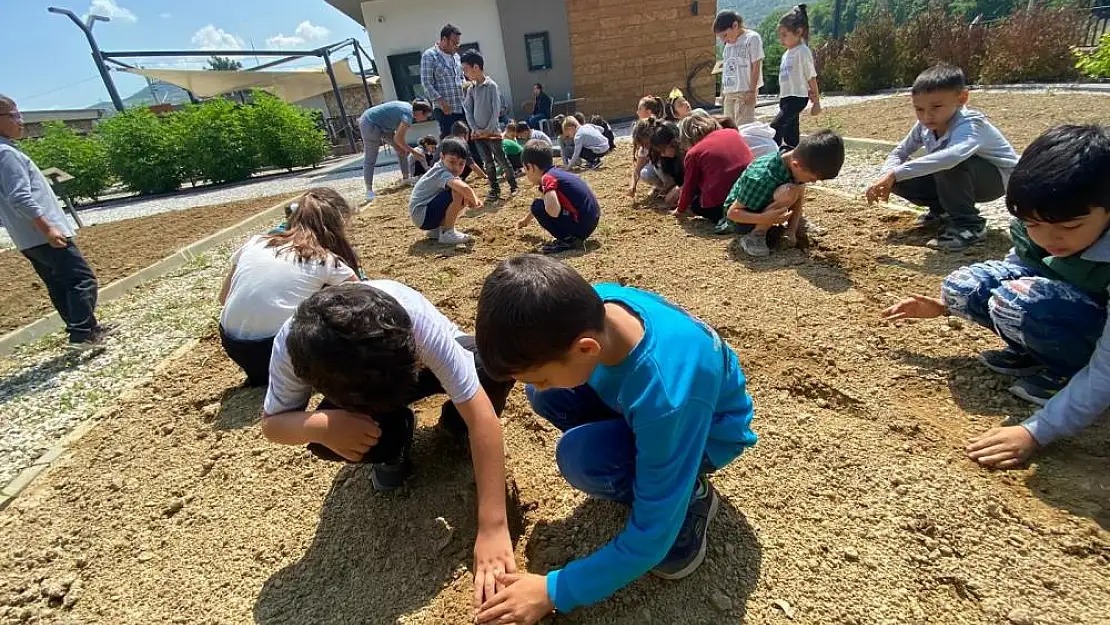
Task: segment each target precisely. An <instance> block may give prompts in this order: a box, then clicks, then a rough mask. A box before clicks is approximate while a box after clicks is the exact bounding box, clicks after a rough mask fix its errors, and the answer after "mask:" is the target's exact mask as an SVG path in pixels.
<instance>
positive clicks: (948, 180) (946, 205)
mask: <svg viewBox="0 0 1110 625" xmlns="http://www.w3.org/2000/svg"><path fill="white" fill-rule="evenodd" d="M891 192H892V193H894V195H897V196H899V197H902V198H905V199H906V200H907V201H909V202H912V203H914V204H917V205H918V206H924V207H926V208H928V209H929V212H931V213H935V214H942V213H947V215H948V223H949V225H950V226H951V227H952V228H955V229H964V228H973V229H979V228H982V227H983V226H984V225H986V223H987V222H986V220H985V219H983V217H982V215H980V214H979V209H978V208H976V206H975V203H976V202H990V201H992V200H997V199H998V198H1000V197H1002V195H1003V194H1005V193H1006V189H1005V187H1004V185H1003V184H1002V172H1000V171H998V168H997V167H995V166H994V165H992V164H991V163H990V161H987V160H986V159H984V158H982V157H979V156H972V157H971V158H969V159H967V160H966V161H964V162H962V163H960V164H959V165H956V166H955V167H953V168H951V169H946V170H944V171H938V172H937V173H935V174H930V175H928V176H921V177H920V178H911V179H909V180H903V181H901V182H896V183H894V188H893V189H891Z"/></svg>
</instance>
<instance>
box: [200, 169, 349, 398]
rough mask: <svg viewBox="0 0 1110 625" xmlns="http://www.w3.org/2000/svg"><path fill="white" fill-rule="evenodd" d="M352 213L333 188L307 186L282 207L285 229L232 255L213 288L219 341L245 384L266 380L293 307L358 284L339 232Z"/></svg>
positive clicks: (261, 383) (250, 242)
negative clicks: (334, 289) (276, 339)
mask: <svg viewBox="0 0 1110 625" xmlns="http://www.w3.org/2000/svg"><path fill="white" fill-rule="evenodd" d="M353 213H354V211H352V210H351V206H350V205H349V204H347V201H346V200H344V199H343V196H341V195H339V193H337V192H335V191H334V190H332V189H328V188H324V187H320V188H316V189H310V190H308V191H307V192H306V193H305V194H304V195H302V196H300V197H299V198H297V199H295V200H293V201H292V202H290V203H289V207H288V212H287V214H288V224H287V227H286V229H285V230H283V231H281V232H271V233H270V234H267V235H264V236H253V237H251V238H250V239H249V240H248V241H247V242H246V244H245V245H243V247H241V248H239V250H238V251H236V252H235V254H234V255H233V256H232V257H231V269H230V270H228V272H227V277H226V278H225V279H224V284H223V288H221V289H220V304H222V305H223V307H224V308H223V311H222V312H221V313H220V342H221V343H222V344H223V347H224V352H226V353H227V355H228V358H231V360H232V361H234V362H235V364H237V365H239V367H240V368H241V369H242V370H243V372H244V373H246V374H247V381H246V385H247V386H251V387H257V386H266V384H267V383H268V382H269V371H270V350H271V348H272V347H273V344H274V335H276V334H277V333H278V330H280V329H281V326H282V324H284V323H285V322H286V321H288V320H289V318H290V317H292V316H293V311H294V310H296V308H297V305H298V304H300V303H301V302H303V301H304V300H305V299H307V298H308V297H309V296H310V295H312V294H313V293H315V292H316V291H319V290H320V289H322V288H324V287H326V286H330V285H336V284H340V283H342V282H345V281H349V280H354V281H357V280H358V272H359V266H358V255H357V254H356V253H355V250H354V248H353V247H351V244H350V243H349V242H348V241H347V238H346V232H345V230H346V224H347V220H348V219H350V218H351V215H352V214H353Z"/></svg>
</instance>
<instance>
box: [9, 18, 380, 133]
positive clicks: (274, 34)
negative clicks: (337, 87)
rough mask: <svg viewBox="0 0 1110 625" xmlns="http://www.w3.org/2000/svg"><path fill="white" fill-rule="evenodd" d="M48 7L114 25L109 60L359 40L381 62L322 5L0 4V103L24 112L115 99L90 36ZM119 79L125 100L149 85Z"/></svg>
mask: <svg viewBox="0 0 1110 625" xmlns="http://www.w3.org/2000/svg"><path fill="white" fill-rule="evenodd" d="M48 6H57V7H60V8H68V9H70V10H71V11H73V12H74V13H76V14H77V15H78V17H83V16H85V15H87V14H89V13H90V12H92V13H93V14H96V15H103V16H106V17H109V18H111V21H110V22H97V24H96V25H95V26H94V27H93V32H94V33H95V34H96V40H97V43H98V44H99V45H100V48H101V50H105V51H112V52H122V51H125V50H171V49H172V50H196V49H225V50H226V49H235V50H250V49H259V50H261V49H302V50H305V49H313V48H317V47H319V46H321V45H324V44H327V43H332V42H335V41H339V40H341V39H348V38H352V37H353V38H355V39H358V40H359V41H360V42H361V43H362V45H363V46H364V47H365V48H366V50H367V52H369V53H370V54H371V55H373V51H372V50H371V49H370V45H369V41H368V40H367V37H366V32H365V31H364V30H363V29H362V26H361V25H360V24H357V23H356V22H355V21H354V20H352V19H350V18H348V17H347V16H346V15H344V14H342V13H340V12H339V11H337V10H336V9H334V8H332V6H331V5H330V4H328V3H327V2H325V1H324V0H185V1H180V0H179V1H171V0H52V1H42V0H0V23H2V24H3V27H2V29H0V30H2V32H3V34H2V36H0V58H3V59H5V61H4V62H3V63H0V93H3V94H4V95H7V96H9V97H11V98H12V99H14V100H15V101H16V104H17V105H18V106H19V108H20V109H22V110H26V111H31V110H42V109H59V108H85V107H87V106H89V105H91V104H94V103H96V102H99V101H102V100H108V99H109V98H108V92H107V90H106V89H105V87H104V83H103V82H102V81H101V80H100V75H99V73H97V70H96V66H95V65H94V64H93V61H92V57H91V56H90V53H89V46H88V43H87V42H86V41H85V37H84V35H83V34H82V33H81V31H80V29H78V28H77V26H76V25H75V24H74V23H73V22H71V21H70V20H69V18H67V17H65V16H63V15H56V14H54V13H48V12H47V11H46V8H47V7H48ZM343 53H344V54H345V53H346V51H344V52H343ZM122 60H123V62H125V63H129V64H132V65H135V64H142V65H144V66H148V67H155V66H163V67H170V66H172V67H176V68H188V67H196V68H200V67H203V66H204V59H203V58H194V59H182V58H174V57H168V58H144V59H122ZM240 60H241V61H242V62H243V64H244V66H247V67H249V66H251V65H254V64H255V60H254V57H246V58H241V59H240ZM260 60H261V62H263V63H265V62H267V60H273V58H270V59H267V58H266V57H260ZM310 65H314V66H317V67H319V66H322V62H321V61H320V59H318V58H315V57H309V58H306V59H303V60H300V61H296V62H294V63H291V64H290V65H289V66H290V67H297V66H301V67H303V66H310ZM354 67H355V66H354V65H353V64H352V68H354ZM356 71H357V68H356ZM112 76H113V78H114V79H115V82H116V87H117V88H118V89H119V92H120V95H121V96H122V97H124V98H126V97H127V96H129V95H131V94H132V93H134V92H135V91H138V90H139V89H141V88H142V87H144V86H145V84H146V83H145V81H144V79H142V78H140V77H138V76H133V75H131V74H127V73H125V72H112Z"/></svg>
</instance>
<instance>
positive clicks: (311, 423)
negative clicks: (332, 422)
mask: <svg viewBox="0 0 1110 625" xmlns="http://www.w3.org/2000/svg"><path fill="white" fill-rule="evenodd" d="M325 427H327V414H326V413H325V411H316V412H304V411H294V412H283V413H280V414H275V415H264V416H263V417H262V435H263V436H265V437H266V439H267V440H269V441H272V442H274V443H278V444H280V445H307V444H308V443H313V442H317V439H318V438H319V436H318V434H319V432H320V430H321V429H322V428H325Z"/></svg>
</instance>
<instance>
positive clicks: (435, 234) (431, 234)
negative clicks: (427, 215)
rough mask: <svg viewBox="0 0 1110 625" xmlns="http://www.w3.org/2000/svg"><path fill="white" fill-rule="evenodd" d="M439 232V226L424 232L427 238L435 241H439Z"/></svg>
mask: <svg viewBox="0 0 1110 625" xmlns="http://www.w3.org/2000/svg"><path fill="white" fill-rule="evenodd" d="M439 233H440V229H439V228H432V229H431V230H428V231H426V232H425V233H424V237H425V238H427V239H431V240H433V241H438V240H439Z"/></svg>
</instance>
